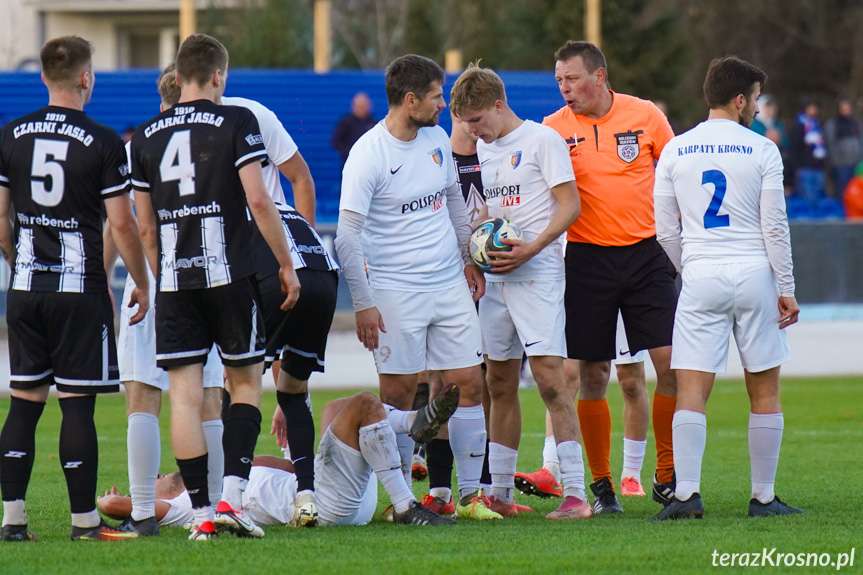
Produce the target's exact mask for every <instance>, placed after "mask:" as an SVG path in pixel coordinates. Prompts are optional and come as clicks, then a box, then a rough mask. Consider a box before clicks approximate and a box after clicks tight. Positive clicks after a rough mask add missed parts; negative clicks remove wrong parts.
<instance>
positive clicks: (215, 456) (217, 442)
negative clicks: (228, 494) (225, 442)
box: [201, 419, 225, 507]
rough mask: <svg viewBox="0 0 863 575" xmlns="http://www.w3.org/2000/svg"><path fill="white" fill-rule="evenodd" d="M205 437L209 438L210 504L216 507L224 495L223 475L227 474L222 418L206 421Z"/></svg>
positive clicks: (208, 477) (208, 482)
mask: <svg viewBox="0 0 863 575" xmlns="http://www.w3.org/2000/svg"><path fill="white" fill-rule="evenodd" d="M201 426H202V427H203V428H204V439H206V440H207V489H208V492H209V494H210V504H211V505H212V506H213V507H215V506H217V505H218V504H219V498H220V497H221V496H222V476H223V475H224V474H225V450H224V448H223V447H222V432H223V431H224V430H225V424H224V423H222V420H221V419H212V420H210V421H205V422H204V423H203V424H201Z"/></svg>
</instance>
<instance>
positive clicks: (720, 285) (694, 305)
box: [671, 263, 791, 373]
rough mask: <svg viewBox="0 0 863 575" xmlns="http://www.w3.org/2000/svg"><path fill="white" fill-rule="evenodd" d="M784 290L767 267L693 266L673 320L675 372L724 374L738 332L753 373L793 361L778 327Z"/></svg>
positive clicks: (747, 366) (743, 357) (685, 278)
mask: <svg viewBox="0 0 863 575" xmlns="http://www.w3.org/2000/svg"><path fill="white" fill-rule="evenodd" d="M778 300H779V290H778V288H777V287H776V280H775V279H774V277H773V270H772V269H771V268H770V265H769V264H766V263H728V264H705V265H701V264H690V265H687V266H684V268H683V291H681V293H680V300H679V302H678V304H677V313H676V314H675V316H674V336H673V341H672V344H671V346H672V347H671V368H672V369H691V370H696V371H705V372H709V373H724V372H725V368H726V365H727V363H728V339H729V336H730V335H731V333H732V332H733V333H734V339H735V341H736V342H737V349H738V350H739V351H740V360H741V363H742V364H743V367H744V368H745V369H746V370H747V371H749V372H753V373H757V372H760V371H764V370H766V369H770V368H773V367H776V366H779V365H782V364H783V363H785V362H786V361H788V360H789V359H791V351H790V348H789V347H788V336H787V335H786V333H785V331H784V330H780V329H779V308H778V307H777V301H778Z"/></svg>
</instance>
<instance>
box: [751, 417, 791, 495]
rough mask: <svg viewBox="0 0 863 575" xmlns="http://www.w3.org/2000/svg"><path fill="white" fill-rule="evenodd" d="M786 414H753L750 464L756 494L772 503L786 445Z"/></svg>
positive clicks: (753, 490) (753, 491) (754, 493)
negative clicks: (781, 449)
mask: <svg viewBox="0 0 863 575" xmlns="http://www.w3.org/2000/svg"><path fill="white" fill-rule="evenodd" d="M784 428H785V417H784V416H783V415H782V413H765V414H761V413H750V414H749V463H750V466H751V469H752V497H753V498H754V499H757V500H758V501H760V502H761V503H770V502H771V501H773V498H774V497H775V495H776V494H775V493H774V492H773V484H774V481H776V466H777V465H778V464H779V448H780V447H781V446H782V430H783V429H784Z"/></svg>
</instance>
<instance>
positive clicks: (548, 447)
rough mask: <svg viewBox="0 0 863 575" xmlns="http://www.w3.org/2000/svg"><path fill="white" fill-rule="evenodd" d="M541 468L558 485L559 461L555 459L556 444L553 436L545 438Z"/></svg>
mask: <svg viewBox="0 0 863 575" xmlns="http://www.w3.org/2000/svg"><path fill="white" fill-rule="evenodd" d="M542 466H543V467H544V468H545V469H547V470H548V472H549V473H551V475H552V476H553V477H554V480H555V481H557V482H558V483H560V459H559V458H558V457H557V443H556V442H555V440H554V436H553V435H546V436H545V443H544V444H543V446H542Z"/></svg>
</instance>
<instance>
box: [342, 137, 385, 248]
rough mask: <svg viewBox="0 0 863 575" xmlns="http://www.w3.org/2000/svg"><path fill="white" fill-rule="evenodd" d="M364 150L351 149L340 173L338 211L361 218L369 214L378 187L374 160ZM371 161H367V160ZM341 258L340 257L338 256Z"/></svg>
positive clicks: (376, 162) (355, 147)
mask: <svg viewBox="0 0 863 575" xmlns="http://www.w3.org/2000/svg"><path fill="white" fill-rule="evenodd" d="M367 156H368V154H367V153H366V151H365V149H358V148H357V146H356V145H355V146H354V147H353V148H352V149H351V153H350V155H349V156H348V160H347V162H345V169H344V170H343V171H342V194H341V199H340V200H339V211H343V210H348V211H351V212H356V213H357V214H360V215H362V216H367V215H368V214H369V208H370V206H371V203H372V196H373V195H374V193H375V189H377V187H378V177H377V174H376V171H375V166H376V165H377V164H378V163H379V162H378V161H375V160H376V158H368V157H367ZM370 159H371V160H372V161H368V160H370ZM339 257H341V256H339Z"/></svg>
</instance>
